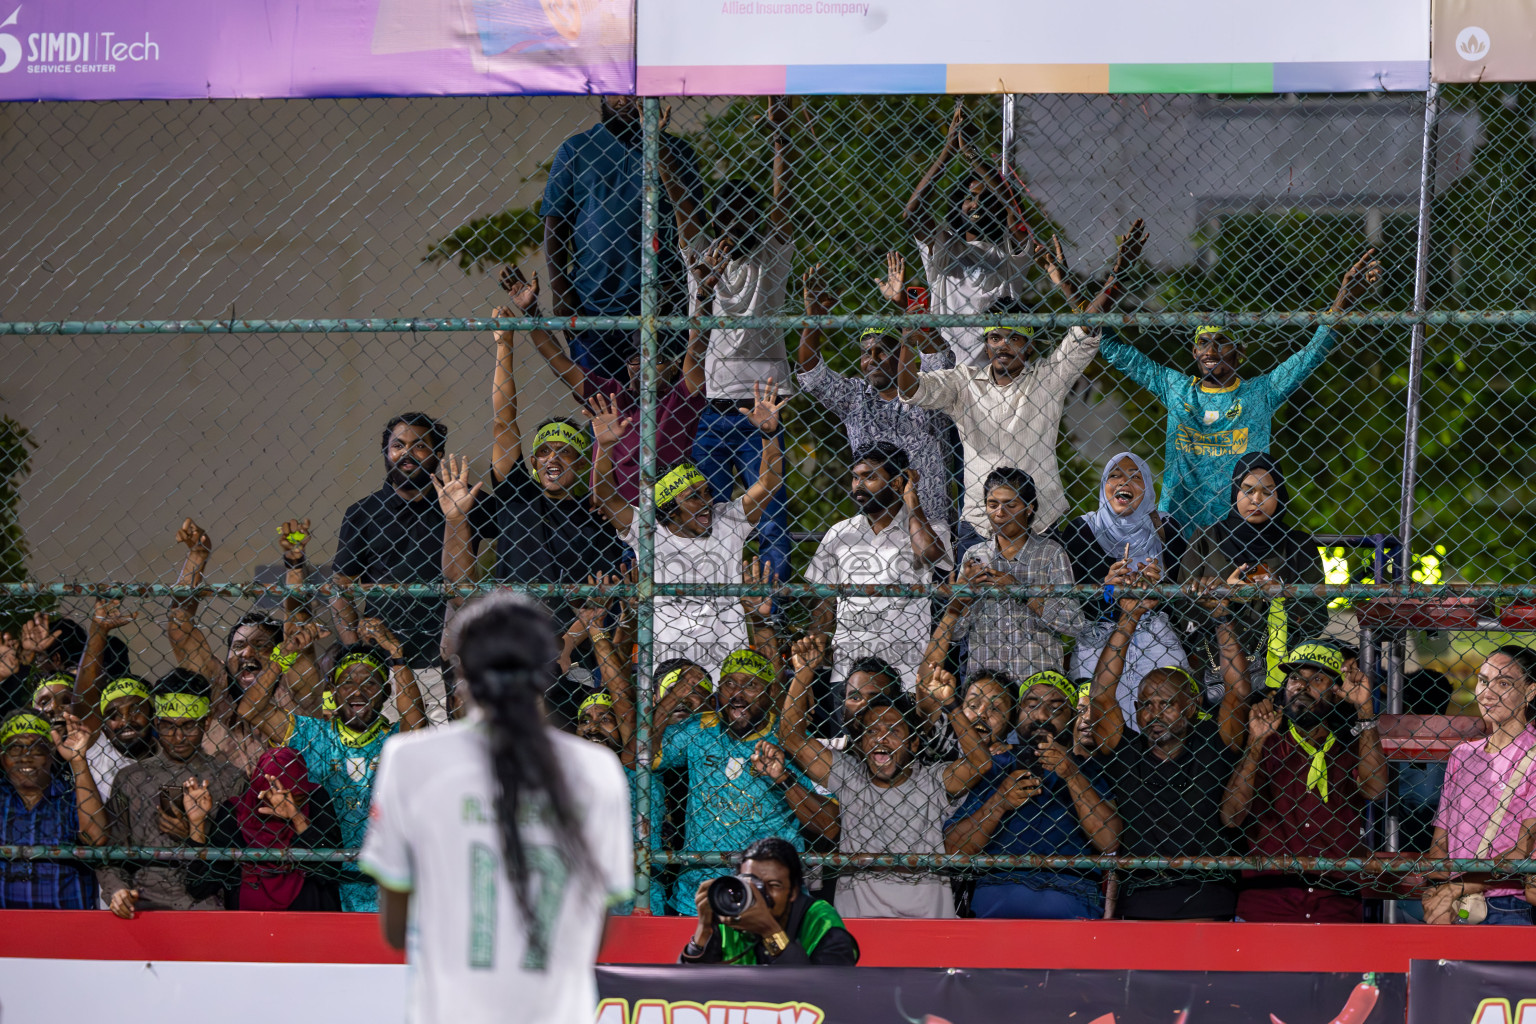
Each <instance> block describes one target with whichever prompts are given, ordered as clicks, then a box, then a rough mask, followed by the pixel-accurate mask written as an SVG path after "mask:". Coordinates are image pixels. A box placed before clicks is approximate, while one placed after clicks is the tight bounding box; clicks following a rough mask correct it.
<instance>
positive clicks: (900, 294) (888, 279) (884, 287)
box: [875, 252, 907, 303]
mask: <svg viewBox="0 0 1536 1024" xmlns="http://www.w3.org/2000/svg"><path fill="white" fill-rule="evenodd" d="M875 284H877V285H879V286H880V294H881V295H884V296H885V297H886V298H887V299H889V300H890V301H892V302H896V303H900V302H902V301H903V299H904V298H905V297H906V290H907V260H906V257H904V256H903V255H902V254H901V253H899V252H888V253H886V254H885V276H884V277H877V278H875Z"/></svg>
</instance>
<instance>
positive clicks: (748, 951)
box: [716, 900, 843, 965]
mask: <svg viewBox="0 0 1536 1024" xmlns="http://www.w3.org/2000/svg"><path fill="white" fill-rule="evenodd" d="M842 926H843V919H842V917H841V916H839V915H838V913H837V911H836V910H834V909H833V908H832V904H830V903H828V902H827V901H826V900H810V901H808V903H807V906H806V908H805V916H804V917H802V918H801V919H800V930H799V931H798V932H797V933H796V934H794V935H791V936H790V937H789V940H790V941H791V942H797V943H799V944H800V946H801V948H802V949H804V950H805V952H806V955H807V956H809V955H810V954H812V953H814V952H816V947H817V946H818V945H819V944H820V943H821V940H822V939H824V938H825V937H826V935H827V932H829V931H831V930H832V929H833V928H841V927H842ZM716 927H717V928H719V929H720V952H721V959H722V960H723V962H725V963H728V964H750V965H755V964H757V963H758V959H757V948H758V936H756V935H753V934H752V933H751V932H743V931H738V930H737V929H735V928H730V927H727V926H726V925H723V924H722V925H716Z"/></svg>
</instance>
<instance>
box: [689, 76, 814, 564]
mask: <svg viewBox="0 0 1536 1024" xmlns="http://www.w3.org/2000/svg"><path fill="white" fill-rule="evenodd" d="M788 120H789V101H788V100H787V99H775V100H770V101H769V104H768V115H767V117H766V118H765V121H766V123H767V125H768V128H769V131H770V133H771V135H772V139H773V191H772V195H771V196H770V197H769V202H768V212H767V215H766V217H765V216H764V215H763V213H762V211H761V209H760V207H761V205H762V203H761V197H760V195H759V194H758V191H757V189H755V188H753V187H752V186H751V185H750V184H748V183H746V182H742V181H734V180H733V181H727V182H724V183H723V184H722V185H721V186H720V187H719V189H718V190H717V191H716V193H715V202H714V206H715V214H714V240H713V241H712V242H711V243H710V244H709V245H708V246H707V247H706V248H705V249H704V250H703V251H699V250H697V249H694V248H685V249H684V252H683V257H684V260H685V262H686V263H687V264H688V288H689V296H690V297H689V304H688V312H689V315H690V316H696V315H699V314H700V313H708V314H711V315H714V316H763V315H771V314H773V313H777V312H779V311H780V310H781V309H782V308H783V306H784V300H785V297H786V295H787V292H788V286H789V277H790V267H791V264H792V263H793V261H794V258H795V242H794V238H793V236H792V235H791V232H790V192H789V182H790V164H791V160H792V153H791V147H790V145H789V143H788V140H787V138H786V131H785V129H786V127H787V123H788ZM706 304H707V306H708V308H707V309H706V308H705V307H706ZM758 381H768V382H769V383H770V384H773V385H775V386H776V387H777V388H778V389H779V392H778V393H780V394H788V393H789V391H788V388H787V385H788V383H789V360H788V354H787V353H786V351H785V348H784V332H783V331H781V330H779V329H777V328H770V327H736V328H716V329H714V330H711V331H710V335H709V347H708V349H707V350H706V353H705V357H704V397H705V398H706V399H707V403H708V404H707V405H706V407H705V409H704V412H703V415H702V416H701V417H700V419H699V426H698V433H697V434H696V435H695V437H694V445H693V461H694V464H695V465H696V466H698V468H699V471H700V472H702V473H703V474H704V478H705V479H706V480H708V481H709V487H710V490H711V491H712V492H713V493H714V494H717V495H721V496H723V495H727V494H730V493H731V491H732V490H733V489H734V486H735V481H736V478H737V477H738V476H739V477H740V479H741V482H742V484H743V486H746V487H750V486H752V485H753V484H754V483H756V482H757V471H758V459H757V453H758V445H759V438H758V433H757V430H756V428H755V427H753V425H752V424H751V423H750V422H748V420H747V418H746V417H745V416H744V415H743V414H742V413H741V412H740V411H739V410H740V407H741V406H743V405H747V404H750V402H751V400H752V396H753V385H754V384H755V383H757V382H758ZM756 525H757V533H758V539H759V552H760V554H761V555H762V557H764V558H767V559H768V560H769V562H770V563H771V564H772V566H773V571H774V573H775V574H776V575H777V576H778V577H779V578H780V579H785V578H787V577H788V574H789V548H790V541H789V511H788V505H787V503H786V495H785V492H784V488H783V485H782V484H780V485H779V486H777V487H775V488H774V491H773V494H772V500H771V501H770V502H769V504H768V507H767V509H766V510H765V511H764V513H763V516H762V518H761V519H759V520H758V522H757V524H756Z"/></svg>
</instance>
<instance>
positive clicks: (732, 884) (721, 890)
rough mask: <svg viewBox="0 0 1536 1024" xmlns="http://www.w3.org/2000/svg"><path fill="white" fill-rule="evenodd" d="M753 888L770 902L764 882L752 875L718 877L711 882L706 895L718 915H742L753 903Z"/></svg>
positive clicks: (764, 900)
mask: <svg viewBox="0 0 1536 1024" xmlns="http://www.w3.org/2000/svg"><path fill="white" fill-rule="evenodd" d="M753 889H756V890H757V891H758V893H759V894H760V895H761V896H762V897H763V902H764V903H766V902H768V893H767V892H766V891H765V890H764V888H763V883H762V882H759V881H758V880H757V879H755V878H753V877H752V876H750V875H725V876H723V877H721V878H717V879H715V880H714V881H713V882H710V883H709V890H708V892H707V893H706V894H705V895H707V896H708V898H709V906H710V909H711V910H713V911H714V912H715V916H716V917H740V916H741V915H742V912H743V911H745V910H746V909H747V908H748V907H750V906H751V905H752V890H753Z"/></svg>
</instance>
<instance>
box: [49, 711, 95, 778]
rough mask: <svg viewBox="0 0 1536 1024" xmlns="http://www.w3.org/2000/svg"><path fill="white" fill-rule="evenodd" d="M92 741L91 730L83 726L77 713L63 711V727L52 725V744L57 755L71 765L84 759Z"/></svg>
mask: <svg viewBox="0 0 1536 1024" xmlns="http://www.w3.org/2000/svg"><path fill="white" fill-rule="evenodd" d="M93 742H94V737H92V736H91V730H89V729H87V728H86V727H85V723H84V722H82V721H81V720H80V717H79V716H78V715H72V714H70V713H69V712H68V711H66V712H64V728H63V729H60V728H59V727H58V726H54V727H53V744H54V746H55V747H56V748H57V749H58V752H59V756H60V757H62V758H63V759H64V760H65V761H68V762H69V763H70V764H71V765H73V764H75V763H77V762H79V761H83V760H84V759H85V752H86V751H87V750H90V749H91V744H92V743H93Z"/></svg>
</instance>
